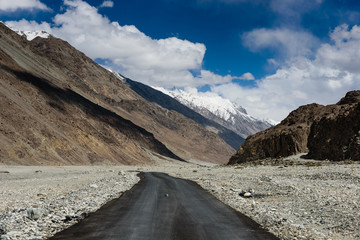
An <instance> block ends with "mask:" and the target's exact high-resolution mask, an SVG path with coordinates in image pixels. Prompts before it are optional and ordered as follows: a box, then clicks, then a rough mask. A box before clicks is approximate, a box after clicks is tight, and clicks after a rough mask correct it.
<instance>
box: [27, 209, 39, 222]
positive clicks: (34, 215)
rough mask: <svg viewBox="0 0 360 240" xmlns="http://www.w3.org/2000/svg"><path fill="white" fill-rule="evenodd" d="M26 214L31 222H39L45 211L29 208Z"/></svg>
mask: <svg viewBox="0 0 360 240" xmlns="http://www.w3.org/2000/svg"><path fill="white" fill-rule="evenodd" d="M26 212H27V216H28V218H29V219H31V220H38V219H39V218H40V217H42V215H43V210H42V209H41V208H28V209H27V210H26Z"/></svg>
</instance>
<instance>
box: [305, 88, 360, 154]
mask: <svg viewBox="0 0 360 240" xmlns="http://www.w3.org/2000/svg"><path fill="white" fill-rule="evenodd" d="M308 148H309V153H308V155H307V158H313V159H319V160H325V159H329V160H334V161H341V160H346V159H351V160H355V161H360V91H354V92H349V93H348V94H347V95H346V97H345V98H343V99H342V100H341V101H340V102H339V103H337V106H336V110H335V111H333V112H331V113H329V114H327V115H325V116H324V117H322V118H321V119H320V120H319V121H316V122H314V124H313V125H312V126H311V131H310V135H309V140H308Z"/></svg>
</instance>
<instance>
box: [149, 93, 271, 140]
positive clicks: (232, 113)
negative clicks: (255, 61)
mask: <svg viewBox="0 0 360 240" xmlns="http://www.w3.org/2000/svg"><path fill="white" fill-rule="evenodd" d="M153 88H155V89H156V90H158V91H161V92H163V93H164V94H166V95H169V96H170V97H172V98H175V99H176V100H178V101H179V102H180V103H182V104H184V105H186V106H188V107H189V108H191V109H192V110H194V111H196V112H198V113H199V114H201V115H203V116H204V117H206V118H209V119H210V120H214V121H215V122H217V123H219V124H221V125H223V126H224V127H226V128H228V129H231V130H233V131H234V132H236V133H237V134H239V135H240V136H241V137H244V138H246V137H247V136H249V135H251V134H254V133H256V132H259V131H262V130H264V129H266V128H269V127H271V126H273V123H272V122H271V121H269V120H268V121H263V120H259V119H256V118H254V117H252V116H250V115H249V114H247V112H246V110H245V109H244V108H243V107H241V106H240V105H238V104H236V103H233V102H231V101H230V100H229V99H225V98H223V97H221V96H219V95H217V94H216V93H211V92H206V93H203V92H198V91H197V90H196V89H186V90H181V89H172V90H167V89H164V88H161V87H153Z"/></svg>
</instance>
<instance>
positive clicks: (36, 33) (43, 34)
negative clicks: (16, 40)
mask: <svg viewBox="0 0 360 240" xmlns="http://www.w3.org/2000/svg"><path fill="white" fill-rule="evenodd" d="M13 31H14V32H16V33H17V34H19V35H20V36H24V35H25V36H26V39H27V40H28V41H32V40H33V39H35V38H36V37H41V38H48V37H49V36H50V34H49V33H47V32H45V31H21V30H15V29H13Z"/></svg>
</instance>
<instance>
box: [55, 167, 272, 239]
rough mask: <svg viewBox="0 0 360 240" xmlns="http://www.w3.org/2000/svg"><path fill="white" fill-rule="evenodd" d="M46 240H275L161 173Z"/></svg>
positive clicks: (147, 175) (146, 177) (149, 175)
mask: <svg viewBox="0 0 360 240" xmlns="http://www.w3.org/2000/svg"><path fill="white" fill-rule="evenodd" d="M51 239H78V240H82V239H84V240H85V239H86V240H88V239H129V240H130V239H136V240H140V239H154V240H155V239H156V240H162V239H164V240H165V239H174V240H177V239H179V240H180V239H184V240H185V239H186V240H192V239H194V240H195V239H196V240H200V239H206V240H211V239H222V240H225V239H226V240H230V239H261V240H265V239H277V238H276V237H274V236H273V235H272V234H270V233H268V232H267V231H265V230H263V229H262V228H261V227H260V226H259V225H258V224H257V223H256V222H254V221H252V220H251V219H250V218H248V217H246V216H244V215H242V214H240V213H238V212H236V211H235V210H233V209H232V208H230V207H228V206H227V205H225V204H223V203H222V202H220V201H219V200H217V199H216V198H215V197H214V196H212V195H211V194H210V193H208V192H207V191H205V190H204V189H203V188H201V187H200V186H199V185H197V184H196V183H194V182H192V181H188V180H184V179H178V178H173V177H170V176H168V175H166V174H163V173H142V174H141V180H140V182H139V183H138V184H136V185H135V186H134V187H133V188H132V189H131V190H129V191H127V192H125V193H124V194H123V195H122V196H121V197H120V198H117V199H114V200H112V201H110V202H109V203H107V204H106V205H105V206H103V207H102V208H101V209H100V210H98V211H97V212H95V213H93V214H90V215H89V216H88V217H87V218H85V219H84V220H82V221H81V222H80V223H78V224H76V225H74V226H72V227H70V228H68V229H66V230H64V231H62V232H60V233H58V234H56V235H55V236H54V237H53V238H51Z"/></svg>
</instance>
